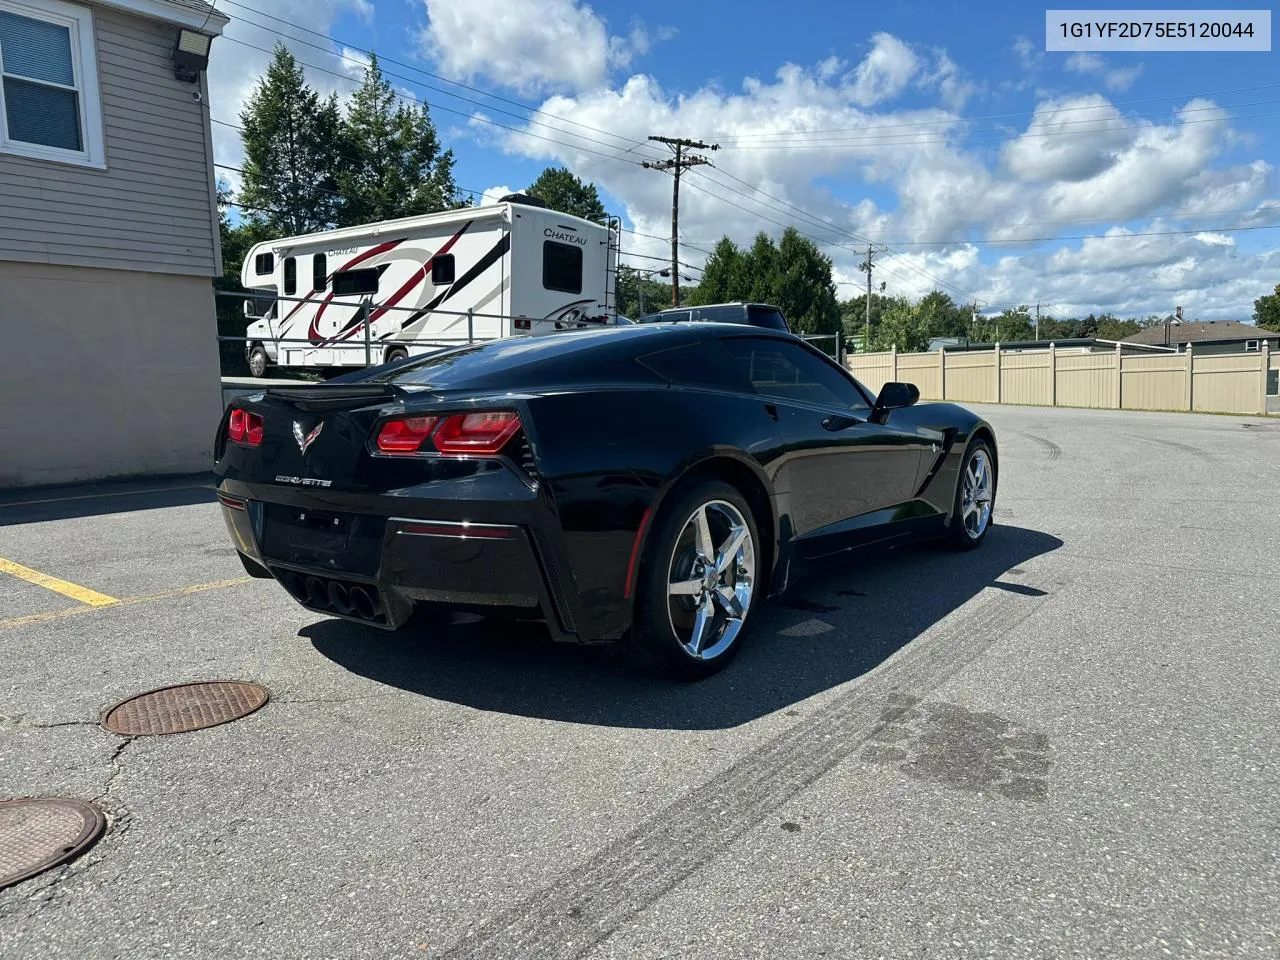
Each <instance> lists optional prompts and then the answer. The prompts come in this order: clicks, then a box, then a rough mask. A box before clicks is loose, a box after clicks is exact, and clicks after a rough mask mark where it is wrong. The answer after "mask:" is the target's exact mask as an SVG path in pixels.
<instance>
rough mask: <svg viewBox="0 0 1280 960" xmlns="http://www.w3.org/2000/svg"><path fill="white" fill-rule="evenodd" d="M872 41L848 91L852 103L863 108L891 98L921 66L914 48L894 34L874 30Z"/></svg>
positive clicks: (903, 87) (904, 87) (904, 86)
mask: <svg viewBox="0 0 1280 960" xmlns="http://www.w3.org/2000/svg"><path fill="white" fill-rule="evenodd" d="M871 43H872V46H871V52H870V53H868V54H867V55H866V57H865V58H863V60H862V62H861V63H859V64H858V67H857V69H856V70H855V71H854V75H853V88H852V90H851V91H850V94H851V96H852V99H853V102H854V103H856V104H858V105H859V106H863V107H870V106H874V105H875V104H877V103H882V102H884V101H886V100H892V99H893V98H894V97H896V96H898V94H900V93H902V91H903V90H905V89H906V88H907V84H909V83H910V82H911V78H912V77H914V76H915V74H916V71H917V70H919V69H920V58H919V57H918V56H917V55H916V53H915V51H913V50H912V49H911V48H910V47H909V46H907V45H906V44H905V43H903V42H902V41H901V40H899V39H898V38H897V37H895V36H893V34H890V33H877V34H875V35H874V36H872V38H871Z"/></svg>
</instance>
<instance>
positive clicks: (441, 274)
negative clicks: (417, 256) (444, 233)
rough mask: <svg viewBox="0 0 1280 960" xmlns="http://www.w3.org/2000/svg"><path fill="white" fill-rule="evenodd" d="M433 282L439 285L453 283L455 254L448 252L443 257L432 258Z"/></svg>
mask: <svg viewBox="0 0 1280 960" xmlns="http://www.w3.org/2000/svg"><path fill="white" fill-rule="evenodd" d="M431 282H432V283H434V284H435V285H436V286H437V287H439V286H443V285H444V284H448V283H453V254H452V253H446V254H445V255H444V256H443V257H433V258H432V260H431Z"/></svg>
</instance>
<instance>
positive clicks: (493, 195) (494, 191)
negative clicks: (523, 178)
mask: <svg viewBox="0 0 1280 960" xmlns="http://www.w3.org/2000/svg"><path fill="white" fill-rule="evenodd" d="M515 192H516V191H515V190H512V189H511V188H510V187H508V186H507V185H506V184H503V185H502V186H498V187H490V188H489V189H488V190H486V191H485V192H484V194H483V195H482V196H481V198H480V202H479V206H485V205H486V204H491V203H497V202H498V201H499V200H501V199H502V198H503V197H505V196H506V195H507V194H509V193H515Z"/></svg>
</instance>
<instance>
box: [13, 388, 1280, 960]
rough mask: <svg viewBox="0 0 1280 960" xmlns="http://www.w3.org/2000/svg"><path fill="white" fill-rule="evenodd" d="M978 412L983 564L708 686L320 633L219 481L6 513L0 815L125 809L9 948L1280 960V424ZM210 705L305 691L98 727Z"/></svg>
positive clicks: (433, 638) (895, 556)
mask: <svg viewBox="0 0 1280 960" xmlns="http://www.w3.org/2000/svg"><path fill="white" fill-rule="evenodd" d="M980 409H982V412H983V413H984V415H986V416H987V417H989V419H990V420H991V421H992V422H993V424H994V425H995V427H996V430H997V432H998V435H999V441H1000V454H1001V476H1000V491H999V497H998V503H997V508H996V513H995V518H996V523H997V526H996V527H995V528H994V529H993V531H992V533H991V535H990V538H989V540H988V542H987V543H986V544H985V545H984V547H983V548H982V549H981V550H979V551H977V552H975V553H970V554H953V553H947V552H942V551H939V550H936V549H934V548H930V547H921V548H915V547H913V548H909V549H904V550H901V551H897V552H894V553H891V554H880V555H873V556H866V557H863V558H860V559H859V560H857V561H853V562H850V563H849V564H847V565H845V566H842V567H839V568H836V569H832V570H831V571H830V572H829V574H828V575H826V576H825V577H823V578H820V579H816V580H812V581H808V582H805V583H802V584H801V585H799V586H798V587H797V588H796V589H794V590H793V592H792V593H791V594H789V595H788V597H786V598H784V599H782V600H780V601H773V602H771V603H770V604H768V605H767V606H766V607H764V608H762V609H760V610H759V611H758V612H757V616H758V619H757V620H756V622H755V624H754V629H753V633H752V637H751V642H750V644H749V646H748V647H747V648H746V649H744V650H743V652H742V655H741V656H740V657H739V659H738V660H737V661H736V663H735V664H733V666H732V667H731V668H730V669H729V670H728V671H726V672H725V673H722V674H720V675H718V676H716V677H714V678H712V679H711V680H709V681H706V682H704V683H701V684H697V685H675V684H671V683H667V682H664V681H660V680H657V679H654V678H650V677H647V676H642V675H637V674H635V673H632V672H630V671H629V670H627V669H626V668H625V667H623V666H622V665H620V664H618V663H616V662H615V661H614V660H613V659H611V658H609V657H608V656H606V655H603V654H601V653H600V652H599V651H595V650H583V649H577V648H568V647H559V646H553V645H552V644H551V643H550V642H549V641H547V640H545V639H544V638H543V637H542V636H540V634H539V632H538V631H537V630H536V629H535V628H532V627H511V626H502V627H495V626H494V625H493V624H490V623H488V622H485V621H479V622H470V623H462V624H457V625H455V626H453V627H449V628H442V629H437V630H435V631H430V632H421V631H420V632H415V633H408V634H403V633H401V634H386V633H382V632H379V631H376V630H373V629H369V628H364V627H361V626H359V625H356V624H350V623H344V622H340V621H335V620H326V619H324V618H321V617H318V616H315V615H311V614H308V613H307V612H306V611H304V610H302V609H301V608H299V607H297V606H296V605H295V604H294V603H293V601H292V600H290V599H289V598H288V596H287V595H286V594H285V593H284V591H283V590H282V589H281V588H279V587H278V586H276V585H275V584H273V583H270V582H263V581H249V580H247V579H246V578H244V576H243V571H242V569H241V568H240V565H239V563H238V562H237V561H236V558H235V556H234V554H233V552H232V550H231V547H230V543H229V540H228V538H227V535H226V533H225V530H224V528H223V525H222V521H221V519H220V517H219V516H218V512H217V507H216V505H215V503H214V502H213V499H212V492H211V490H210V489H208V488H207V487H206V486H203V485H202V482H201V481H197V480H188V481H179V482H167V483H145V484H135V485H132V486H128V487H124V488H120V487H116V488H110V489H108V488H102V487H99V488H93V489H86V490H80V491H66V492H62V493H58V494H56V495H55V494H48V495H28V496H23V495H15V496H10V497H8V498H7V501H0V558H3V560H4V561H7V566H6V564H4V563H0V570H3V571H5V572H0V799H2V798H5V797H22V796H44V795H64V796H72V797H79V798H82V799H88V800H95V801H96V802H97V803H99V804H100V805H101V806H102V807H103V808H104V809H105V810H106V811H107V812H108V813H109V815H110V817H111V825H110V828H109V830H108V832H107V834H106V836H105V837H104V838H103V839H102V841H101V842H99V843H98V844H97V846H95V847H94V848H92V849H91V850H90V851H89V852H88V853H87V854H86V855H85V856H83V857H81V858H80V859H78V860H76V861H73V862H72V863H71V864H69V865H67V866H64V867H59V868H56V869H54V870H52V871H50V872H48V873H46V874H44V875H42V876H40V877H39V878H37V879H34V880H30V881H27V882H25V883H22V884H19V885H17V886H15V887H12V888H10V889H8V890H5V891H3V892H0V956H3V957H4V958H6V960H20V958H37V957H38V958H51V957H70V958H77V960H97V958H114V957H125V956H127V957H130V958H172V957H214V956H233V957H237V958H247V957H308V958H322V957H323V958H364V957H370V958H379V960H381V958H400V957H415V958H418V957H474V958H486V960H489V958H512V960H527V958H542V957H557V958H559V957H566V958H567V957H586V958H592V960H604V958H632V957H637V958H658V957H691V958H692V957H698V958H705V957H715V958H729V957H788V958H791V957H796V958H802V957H850V958H852V957H858V958H861V957H891V958H905V957H937V958H944V957H945V958H956V957H965V958H968V957H1001V958H1006V957H1007V958H1021V957H1027V958H1032V957H1034V958H1042V957H1148V956H1149V957H1166V956H1175V957H1195V958H1209V957H1233V958H1235V957H1254V956H1257V957H1274V956H1277V955H1280V932H1278V927H1280V919H1278V918H1280V868H1278V867H1277V863H1278V862H1280V791H1278V790H1277V787H1278V786H1280V739H1278V738H1277V737H1276V731H1277V729H1280V697H1278V696H1277V695H1276V688H1277V681H1278V680H1280V586H1278V582H1280V581H1278V579H1277V577H1278V573H1280V482H1277V478H1278V476H1280V421H1275V420H1271V421H1262V420H1256V419H1249V418H1243V417H1218V416H1195V415H1180V414H1139V413H1120V412H1112V411H1072V410H1064V409H1044V408H1019V407H984V408H980ZM32 501H44V502H32ZM19 574H20V575H19ZM41 577H44V578H50V577H52V578H57V579H56V580H47V579H45V580H44V581H43V582H42V583H38V582H31V581H32V580H39V579H40V578H41ZM77 590H79V591H81V592H80V593H79V594H78V595H77V593H76V591H77ZM112 601H120V602H112ZM204 679H240V680H251V681H256V682H259V683H262V684H264V685H266V686H267V687H268V688H269V689H270V691H271V694H272V699H271V701H270V703H268V704H267V705H266V706H265V707H264V708H263V709H261V710H259V711H258V712H256V713H254V714H252V715H250V716H248V717H246V718H244V719H242V720H239V721H237V722H234V723H229V724H226V725H224V726H219V727H214V728H212V729H207V730H202V731H198V732H194V733H187V734H179V735H174V736H167V737H138V738H134V739H125V738H121V737H117V736H114V735H112V734H109V733H106V732H105V731H103V730H102V729H101V728H100V727H99V726H98V725H97V720H98V716H99V713H100V711H101V710H102V709H103V708H104V707H105V706H107V705H109V704H111V703H114V702H116V701H118V700H120V699H122V698H124V697H126V696H129V695H131V694H134V693H139V692H142V691H144V690H147V689H150V688H153V687H159V686H164V685H168V684H173V683H178V682H182V681H189V680H204Z"/></svg>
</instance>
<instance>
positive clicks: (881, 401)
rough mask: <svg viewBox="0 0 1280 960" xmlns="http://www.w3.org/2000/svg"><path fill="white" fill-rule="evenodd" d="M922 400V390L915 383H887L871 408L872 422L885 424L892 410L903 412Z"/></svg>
mask: <svg viewBox="0 0 1280 960" xmlns="http://www.w3.org/2000/svg"><path fill="white" fill-rule="evenodd" d="M919 399H920V388H919V387H917V386H916V385H915V384H914V383H886V384H885V385H884V386H883V387H881V388H880V395H879V396H878V397H876V404H875V406H874V407H872V408H871V418H870V419H871V422H872V423H884V422H885V420H886V419H887V418H888V416H889V411H890V410H901V409H902V408H903V407H909V406H911V405H912V404H913V403H915V402H916V401H917V400H919Z"/></svg>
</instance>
